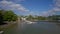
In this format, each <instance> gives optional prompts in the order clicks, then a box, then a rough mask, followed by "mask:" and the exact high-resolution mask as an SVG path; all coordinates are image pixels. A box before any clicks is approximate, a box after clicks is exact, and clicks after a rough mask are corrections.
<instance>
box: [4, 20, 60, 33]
mask: <svg viewBox="0 0 60 34" xmlns="http://www.w3.org/2000/svg"><path fill="white" fill-rule="evenodd" d="M4 34H60V24H57V23H53V22H40V21H36V23H34V24H27V23H23V22H22V23H18V24H16V25H15V26H12V27H9V28H7V29H6V30H5V31H4Z"/></svg>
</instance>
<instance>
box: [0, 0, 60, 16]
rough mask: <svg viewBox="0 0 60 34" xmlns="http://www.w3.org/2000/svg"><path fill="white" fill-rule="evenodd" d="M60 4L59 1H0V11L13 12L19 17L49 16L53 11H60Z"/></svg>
mask: <svg viewBox="0 0 60 34" xmlns="http://www.w3.org/2000/svg"><path fill="white" fill-rule="evenodd" d="M59 2H60V1H59V0H0V9H1V8H4V9H8V10H9V9H10V10H13V11H14V12H15V13H16V14H17V15H29V14H31V15H39V16H48V15H49V14H52V13H53V10H54V11H60V8H57V7H60V6H59V5H60V4H59ZM4 4H5V7H4ZM57 4H58V5H57ZM53 14H54V13H53Z"/></svg>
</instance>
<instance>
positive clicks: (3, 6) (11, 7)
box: [0, 0, 29, 11]
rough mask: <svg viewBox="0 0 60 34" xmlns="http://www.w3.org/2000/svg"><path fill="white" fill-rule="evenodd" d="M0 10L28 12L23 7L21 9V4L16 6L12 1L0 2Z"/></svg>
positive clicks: (4, 0)
mask: <svg viewBox="0 0 60 34" xmlns="http://www.w3.org/2000/svg"><path fill="white" fill-rule="evenodd" d="M0 9H6V10H18V11H29V10H28V9H26V8H25V7H23V6H22V5H21V4H16V3H14V2H12V1H6V0H3V1H0Z"/></svg>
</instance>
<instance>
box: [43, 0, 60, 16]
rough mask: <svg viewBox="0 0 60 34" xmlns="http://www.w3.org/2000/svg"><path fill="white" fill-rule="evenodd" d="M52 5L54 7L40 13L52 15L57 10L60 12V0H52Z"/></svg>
mask: <svg viewBox="0 0 60 34" xmlns="http://www.w3.org/2000/svg"><path fill="white" fill-rule="evenodd" d="M53 6H54V7H53V8H52V9H50V10H48V11H44V12H42V15H43V16H49V15H54V14H56V13H57V12H60V0H53Z"/></svg>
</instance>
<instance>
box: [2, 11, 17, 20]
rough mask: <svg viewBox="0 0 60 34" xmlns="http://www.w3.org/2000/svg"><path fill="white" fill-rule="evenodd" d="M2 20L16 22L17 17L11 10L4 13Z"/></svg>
mask: <svg viewBox="0 0 60 34" xmlns="http://www.w3.org/2000/svg"><path fill="white" fill-rule="evenodd" d="M3 19H4V21H16V20H17V15H16V14H14V12H13V11H11V10H9V11H5V13H4V16H3Z"/></svg>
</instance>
